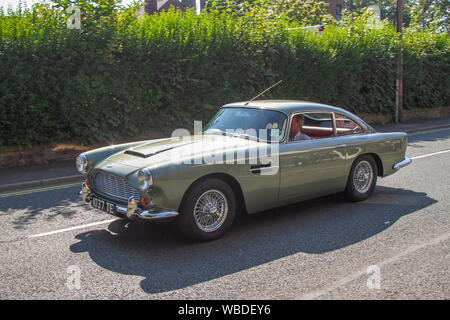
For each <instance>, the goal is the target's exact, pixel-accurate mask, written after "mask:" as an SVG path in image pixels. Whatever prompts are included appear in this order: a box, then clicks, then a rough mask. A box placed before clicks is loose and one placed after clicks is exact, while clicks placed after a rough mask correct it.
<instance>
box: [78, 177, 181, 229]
mask: <svg viewBox="0 0 450 320" xmlns="http://www.w3.org/2000/svg"><path fill="white" fill-rule="evenodd" d="M78 195H79V196H80V197H81V199H82V200H83V201H85V202H91V197H92V192H91V190H90V189H89V187H88V186H86V183H84V182H83V184H82V186H81V191H80V192H79V193H78ZM95 196H96V197H97V195H95ZM100 198H103V197H100ZM107 201H108V202H111V203H113V204H114V205H115V206H116V212H117V214H116V216H118V217H122V218H123V217H127V218H130V219H134V218H137V219H139V220H144V221H163V220H168V219H172V218H175V217H176V216H178V214H179V213H178V212H176V211H157V210H156V209H148V210H144V209H141V208H139V207H138V206H137V203H136V200H135V199H133V198H130V199H128V206H126V207H125V206H124V205H122V204H119V203H116V202H114V201H111V200H107Z"/></svg>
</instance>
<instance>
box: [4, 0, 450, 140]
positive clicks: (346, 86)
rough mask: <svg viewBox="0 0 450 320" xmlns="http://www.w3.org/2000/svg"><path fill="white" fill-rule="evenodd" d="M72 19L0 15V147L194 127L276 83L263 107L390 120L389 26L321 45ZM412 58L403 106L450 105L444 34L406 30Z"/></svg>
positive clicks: (356, 27)
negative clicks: (299, 106)
mask: <svg viewBox="0 0 450 320" xmlns="http://www.w3.org/2000/svg"><path fill="white" fill-rule="evenodd" d="M99 8H100V7H99ZM91 9H92V8H91ZM111 12H112V13H111ZM83 17H84V16H83ZM66 20H67V14H66V13H65V11H64V10H63V9H57V8H53V9H49V8H46V7H43V6H36V7H34V9H33V10H27V11H25V12H9V13H8V15H6V14H1V15H0V38H1V41H0V146H1V145H32V144H38V143H45V142H52V141H68V140H69V141H78V142H83V143H91V142H95V141H109V140H111V139H116V138H119V137H132V136H136V135H140V134H142V133H144V132H146V131H147V130H149V129H161V128H165V129H166V131H167V132H170V131H171V130H172V129H175V128H179V127H186V128H192V126H193V123H192V121H193V120H203V121H206V120H208V119H209V117H211V116H212V114H214V113H215V112H216V110H217V109H218V107H220V106H221V105H223V104H225V103H228V102H233V101H237V100H247V99H249V98H251V97H253V96H255V95H256V94H257V93H259V92H260V91H262V90H263V89H265V88H266V87H268V86H269V85H271V84H273V83H275V82H277V81H278V80H280V79H283V80H284V82H283V83H282V84H281V85H280V86H279V87H277V88H275V89H274V90H273V91H271V92H270V93H268V94H267V95H266V96H264V98H283V99H303V100H312V101H318V102H323V103H329V104H333V105H336V106H340V107H343V108H346V109H348V110H351V111H353V112H356V113H360V112H371V113H383V114H386V113H389V114H393V111H394V107H395V72H396V71H395V70H396V62H395V61H396V53H397V52H398V50H397V49H398V41H397V36H396V34H395V31H394V29H393V27H391V26H388V25H384V26H382V27H380V28H378V29H369V28H368V27H367V24H366V23H365V21H364V19H361V20H356V21H353V23H352V24H350V25H349V26H342V25H340V26H329V27H327V29H326V31H325V32H324V33H323V34H322V35H320V36H319V35H317V34H314V33H311V32H306V31H304V30H302V29H292V28H293V27H295V26H292V25H289V24H288V23H286V22H282V21H278V22H275V23H274V22H273V21H272V22H267V21H265V20H264V19H258V18H253V17H250V18H249V17H233V16H230V15H226V14H219V13H209V14H206V13H205V14H202V15H200V16H197V15H195V13H194V12H193V11H189V12H186V13H181V12H174V11H170V12H168V13H163V14H160V15H154V16H147V17H145V18H143V19H141V20H138V19H136V18H135V17H134V15H133V14H131V13H130V12H125V13H123V12H122V13H119V11H118V10H113V11H109V13H108V16H107V17H104V16H101V15H98V14H97V15H96V18H95V19H93V18H91V17H89V16H88V17H87V19H84V20H83V25H82V29H81V30H76V29H75V30H73V29H68V28H67V25H66ZM404 61H405V66H404V69H405V79H404V86H405V93H404V95H405V96H404V101H405V108H431V107H441V106H448V105H449V89H448V88H450V83H449V76H448V75H449V74H450V72H449V71H450V70H449V66H450V62H449V40H448V35H447V34H441V35H439V34H432V33H430V32H423V31H420V32H419V31H414V30H407V31H406V32H405V35H404Z"/></svg>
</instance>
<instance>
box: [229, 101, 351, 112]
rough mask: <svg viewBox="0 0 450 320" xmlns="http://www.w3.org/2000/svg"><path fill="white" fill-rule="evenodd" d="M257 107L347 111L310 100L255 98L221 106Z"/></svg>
mask: <svg viewBox="0 0 450 320" xmlns="http://www.w3.org/2000/svg"><path fill="white" fill-rule="evenodd" d="M233 107H236V108H253V109H254V108H257V109H266V110H275V111H282V112H284V113H286V114H292V113H294V112H300V111H307V110H314V111H316V110H317V111H329V112H330V111H331V112H332V111H335V112H342V113H348V111H346V110H344V109H341V108H338V107H333V106H329V105H326V104H322V103H316V102H310V101H299V100H255V101H250V102H249V101H241V102H233V103H229V104H226V105H224V106H223V107H222V108H233Z"/></svg>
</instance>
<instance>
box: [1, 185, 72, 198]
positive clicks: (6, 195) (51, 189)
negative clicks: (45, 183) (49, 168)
mask: <svg viewBox="0 0 450 320" xmlns="http://www.w3.org/2000/svg"><path fill="white" fill-rule="evenodd" d="M75 186H81V183H71V184H64V185H57V186H50V187H44V188H37V189H30V190H23V191H15V192H8V193H1V194H0V198H9V197H15V196H21V195H24V194H31V193H36V192H44V191H53V190H60V189H67V188H72V187H75Z"/></svg>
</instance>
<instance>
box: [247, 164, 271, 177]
mask: <svg viewBox="0 0 450 320" xmlns="http://www.w3.org/2000/svg"><path fill="white" fill-rule="evenodd" d="M271 165H272V163H271V162H269V163H268V164H259V165H255V166H251V167H250V170H249V171H250V172H251V173H253V174H258V173H261V169H264V168H270V166H271Z"/></svg>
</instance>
